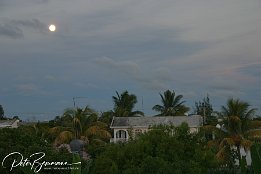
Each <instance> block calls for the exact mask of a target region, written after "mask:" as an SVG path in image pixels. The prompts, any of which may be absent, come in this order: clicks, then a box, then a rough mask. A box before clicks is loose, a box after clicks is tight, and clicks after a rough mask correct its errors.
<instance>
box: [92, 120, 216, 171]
mask: <svg viewBox="0 0 261 174" xmlns="http://www.w3.org/2000/svg"><path fill="white" fill-rule="evenodd" d="M174 132H175V133H174ZM198 142H199V141H198V137H197V135H194V134H190V133H189V128H188V126H187V124H182V125H181V126H180V127H177V128H173V127H168V126H160V127H155V128H153V130H151V131H150V132H148V133H146V134H143V135H140V137H139V138H138V139H136V140H133V141H130V142H128V143H126V144H122V143H120V144H110V145H108V146H107V147H106V148H105V149H104V151H103V152H102V153H101V154H100V155H99V156H98V157H97V158H96V159H95V160H94V165H93V167H92V173H96V174H102V173H107V174H110V173H111V174H123V173H124V174H127V173H129V174H131V173H142V174H151V173H155V174H157V173H162V174H163V173H164V174H168V173H207V172H208V169H209V168H214V167H216V165H217V163H216V160H215V155H214V153H213V152H211V151H210V150H207V149H205V148H204V147H203V146H202V144H199V143H198Z"/></svg>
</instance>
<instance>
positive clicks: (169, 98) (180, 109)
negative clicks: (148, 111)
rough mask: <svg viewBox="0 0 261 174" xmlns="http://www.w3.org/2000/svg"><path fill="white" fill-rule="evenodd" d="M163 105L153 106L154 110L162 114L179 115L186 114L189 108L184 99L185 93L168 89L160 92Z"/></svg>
mask: <svg viewBox="0 0 261 174" xmlns="http://www.w3.org/2000/svg"><path fill="white" fill-rule="evenodd" d="M160 97H161V103H162V105H155V106H153V108H152V109H153V110H155V111H157V112H160V114H159V115H161V116H178V115H185V113H186V112H188V111H189V108H188V107H187V106H185V105H184V103H185V101H182V98H183V95H176V93H175V92H174V91H172V92H171V91H170V90H167V91H165V92H164V93H163V95H162V94H160Z"/></svg>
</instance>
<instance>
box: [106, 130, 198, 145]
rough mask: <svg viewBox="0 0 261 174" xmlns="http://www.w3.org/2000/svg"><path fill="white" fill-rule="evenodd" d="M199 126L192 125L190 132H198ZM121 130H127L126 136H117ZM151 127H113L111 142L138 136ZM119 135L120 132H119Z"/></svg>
mask: <svg viewBox="0 0 261 174" xmlns="http://www.w3.org/2000/svg"><path fill="white" fill-rule="evenodd" d="M198 130H199V128H197V127H192V128H190V133H196V132H198ZM119 131H125V132H126V138H118V137H117V132H119ZM148 131H149V129H148V128H146V127H135V128H114V129H113V134H114V135H113V138H112V139H111V141H110V142H114V143H116V142H126V141H128V140H129V139H130V138H134V139H135V137H137V135H138V134H139V133H146V132H148ZM118 135H119V134H118Z"/></svg>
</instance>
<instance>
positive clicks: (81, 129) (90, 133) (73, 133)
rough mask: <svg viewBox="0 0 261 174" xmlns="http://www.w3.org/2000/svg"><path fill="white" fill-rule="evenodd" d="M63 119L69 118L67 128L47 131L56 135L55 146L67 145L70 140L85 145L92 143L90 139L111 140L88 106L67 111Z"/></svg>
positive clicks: (61, 127)
mask: <svg viewBox="0 0 261 174" xmlns="http://www.w3.org/2000/svg"><path fill="white" fill-rule="evenodd" d="M63 117H66V118H71V124H70V126H69V127H63V126H57V127H53V128H51V129H50V130H49V133H50V134H51V135H53V134H54V135H57V136H56V138H55V141H54V144H55V145H59V144H62V143H68V142H70V141H71V140H72V139H81V140H83V141H85V142H86V143H87V142H88V141H92V137H95V139H99V138H100V140H101V141H106V140H108V139H109V138H111V135H110V133H109V132H108V131H107V129H106V126H104V125H103V126H101V124H100V122H99V121H98V114H97V113H96V112H94V111H93V110H92V109H90V108H89V107H88V106H87V107H86V108H85V109H80V108H77V109H67V110H66V111H65V112H64V114H63V116H62V118H63ZM67 120H68V119H67Z"/></svg>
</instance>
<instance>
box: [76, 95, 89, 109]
mask: <svg viewBox="0 0 261 174" xmlns="http://www.w3.org/2000/svg"><path fill="white" fill-rule="evenodd" d="M82 98H87V97H73V107H74V108H75V107H76V101H75V100H76V99H82Z"/></svg>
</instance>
